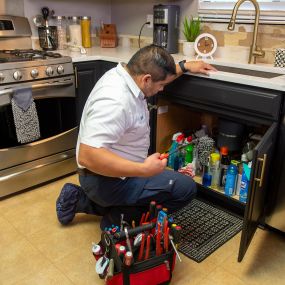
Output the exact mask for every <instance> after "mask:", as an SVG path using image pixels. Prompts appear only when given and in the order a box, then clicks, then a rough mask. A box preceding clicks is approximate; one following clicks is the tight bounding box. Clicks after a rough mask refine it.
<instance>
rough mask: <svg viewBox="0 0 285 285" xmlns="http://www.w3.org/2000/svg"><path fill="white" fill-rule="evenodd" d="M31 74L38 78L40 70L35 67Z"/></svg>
mask: <svg viewBox="0 0 285 285" xmlns="http://www.w3.org/2000/svg"><path fill="white" fill-rule="evenodd" d="M31 76H32V77H33V78H37V77H38V76H39V71H38V70H37V69H33V70H32V71H31Z"/></svg>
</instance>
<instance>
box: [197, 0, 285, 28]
mask: <svg viewBox="0 0 285 285" xmlns="http://www.w3.org/2000/svg"><path fill="white" fill-rule="evenodd" d="M237 1H238V0H199V16H200V18H201V19H202V21H206V22H228V20H229V19H230V17H231V13H232V9H233V7H234V5H235V3H236V2H237ZM257 2H258V3H259V6H260V11H261V12H260V23H261V24H285V0H257ZM254 12H255V10H254V6H253V4H252V3H251V2H250V1H245V2H244V3H243V4H242V5H241V6H240V8H239V11H238V13H237V22H238V23H252V22H253V21H254V17H255V13H254Z"/></svg>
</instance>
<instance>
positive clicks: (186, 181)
mask: <svg viewBox="0 0 285 285" xmlns="http://www.w3.org/2000/svg"><path fill="white" fill-rule="evenodd" d="M173 192H174V193H173V194H174V197H175V198H177V199H179V200H180V199H181V200H183V201H190V200H192V199H193V197H194V196H195V195H196V193H197V186H196V183H195V181H194V180H193V179H192V178H191V177H189V176H186V175H181V176H179V177H177V179H176V181H175V184H174V191H173Z"/></svg>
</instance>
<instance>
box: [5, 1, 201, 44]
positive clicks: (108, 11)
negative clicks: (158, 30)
mask: <svg viewBox="0 0 285 285" xmlns="http://www.w3.org/2000/svg"><path fill="white" fill-rule="evenodd" d="M155 4H176V5H179V6H180V11H181V15H180V28H181V27H182V20H183V19H184V17H185V15H187V16H190V15H197V10H198V0H176V1H175V0H174V1H170V0H0V14H12V15H18V16H26V17H27V18H28V19H29V21H30V24H31V27H32V31H33V36H38V33H37V29H36V27H35V25H34V24H33V21H32V19H33V17H34V16H35V15H37V14H40V13H41V8H42V7H44V6H47V7H49V8H50V9H51V10H54V11H55V14H56V15H65V16H77V15H78V16H83V15H84V16H91V17H92V28H93V31H92V32H93V33H94V30H95V27H98V26H100V23H101V21H103V22H105V23H114V24H116V25H117V31H118V33H119V34H124V35H138V34H139V30H140V28H141V26H142V25H143V23H145V22H146V15H147V14H153V5H155ZM180 30H181V29H180ZM142 35H143V36H152V29H148V28H146V27H145V28H144V30H143V31H142ZM179 38H180V39H184V36H183V34H182V32H180V36H179Z"/></svg>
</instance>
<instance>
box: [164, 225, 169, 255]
mask: <svg viewBox="0 0 285 285" xmlns="http://www.w3.org/2000/svg"><path fill="white" fill-rule="evenodd" d="M163 244H164V250H165V252H168V247H169V228H168V227H167V229H166V231H165V232H164V241H163Z"/></svg>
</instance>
